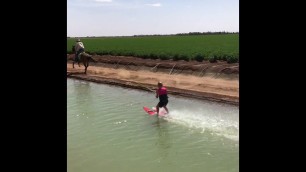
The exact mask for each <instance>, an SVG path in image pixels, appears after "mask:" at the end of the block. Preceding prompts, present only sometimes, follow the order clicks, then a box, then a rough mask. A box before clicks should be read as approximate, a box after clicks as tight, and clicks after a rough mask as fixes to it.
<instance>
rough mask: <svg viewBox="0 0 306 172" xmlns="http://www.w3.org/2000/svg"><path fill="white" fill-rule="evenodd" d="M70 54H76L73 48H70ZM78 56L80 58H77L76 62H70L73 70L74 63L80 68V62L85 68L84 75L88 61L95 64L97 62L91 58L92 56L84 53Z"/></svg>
mask: <svg viewBox="0 0 306 172" xmlns="http://www.w3.org/2000/svg"><path fill="white" fill-rule="evenodd" d="M72 52H73V53H74V54H76V52H75V46H72ZM79 56H80V58H79V60H78V61H76V59H74V60H73V62H72V67H73V68H74V63H78V65H79V67H81V66H80V62H82V63H83V65H84V66H85V74H86V72H87V68H88V66H89V61H90V60H92V61H93V62H97V61H96V60H95V59H93V58H92V55H89V54H87V53H85V52H83V53H81V54H80V55H79Z"/></svg>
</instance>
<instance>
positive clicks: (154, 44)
mask: <svg viewBox="0 0 306 172" xmlns="http://www.w3.org/2000/svg"><path fill="white" fill-rule="evenodd" d="M75 41H76V39H75V38H68V39H67V53H71V52H72V51H71V48H72V46H73V45H74V44H75ZM81 41H82V42H83V43H84V45H85V51H86V52H87V53H89V54H92V53H96V54H99V55H106V54H109V55H118V56H135V57H141V58H152V59H157V58H159V59H173V60H186V61H189V60H198V61H202V60H210V61H215V60H226V61H228V62H237V61H238V59H239V34H220V35H188V36H143V37H97V38H81Z"/></svg>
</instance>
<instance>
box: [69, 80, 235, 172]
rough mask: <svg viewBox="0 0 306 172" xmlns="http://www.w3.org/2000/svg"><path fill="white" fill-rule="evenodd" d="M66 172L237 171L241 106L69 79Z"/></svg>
mask: <svg viewBox="0 0 306 172" xmlns="http://www.w3.org/2000/svg"><path fill="white" fill-rule="evenodd" d="M67 94H68V95H67V110H68V112H67V121H68V124H67V141H68V145H67V159H68V161H67V163H68V164H67V165H68V172H101V171H106V172H109V171H110V172H117V171H118V172H121V171H124V172H125V171H130V172H146V171H148V172H150V171H152V172H157V171H159V172H160V171H165V172H172V171H173V172H174V171H175V172H180V171H182V172H185V171H188V172H197V171H199V172H200V171H201V172H203V171H205V172H223V171H224V172H232V171H233V172H238V171H239V108H238V107H236V106H231V105H224V104H217V103H213V102H208V101H198V100H194V99H186V98H180V97H175V96H173V95H169V97H170V99H169V104H168V106H167V107H168V109H169V111H170V114H169V116H168V117H165V118H157V117H156V116H149V115H147V114H146V113H145V112H144V111H143V109H142V107H143V106H148V107H153V106H155V105H156V103H157V102H158V101H157V99H156V98H155V97H154V94H153V93H150V92H144V91H138V90H133V89H126V88H121V87H115V86H110V85H103V84H96V83H92V82H86V81H80V80H74V79H67Z"/></svg>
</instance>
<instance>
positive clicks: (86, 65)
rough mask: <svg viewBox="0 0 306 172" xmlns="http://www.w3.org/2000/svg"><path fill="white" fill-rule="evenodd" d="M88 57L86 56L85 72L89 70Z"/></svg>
mask: <svg viewBox="0 0 306 172" xmlns="http://www.w3.org/2000/svg"><path fill="white" fill-rule="evenodd" d="M88 61H89V60H88V58H86V59H85V58H84V66H85V74H86V72H87V67H88Z"/></svg>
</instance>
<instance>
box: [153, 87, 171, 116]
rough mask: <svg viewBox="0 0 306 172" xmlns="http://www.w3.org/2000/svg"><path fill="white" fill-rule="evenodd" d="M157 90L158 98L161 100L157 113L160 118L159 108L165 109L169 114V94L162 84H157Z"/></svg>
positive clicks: (157, 106)
mask: <svg viewBox="0 0 306 172" xmlns="http://www.w3.org/2000/svg"><path fill="white" fill-rule="evenodd" d="M157 87H158V88H157V89H156V95H155V97H156V98H159V102H158V103H157V105H156V112H157V116H159V108H160V107H163V108H164V109H165V110H166V112H167V114H168V113H169V111H168V108H167V104H168V94H167V88H166V87H164V86H163V83H162V82H158V83H157Z"/></svg>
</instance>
